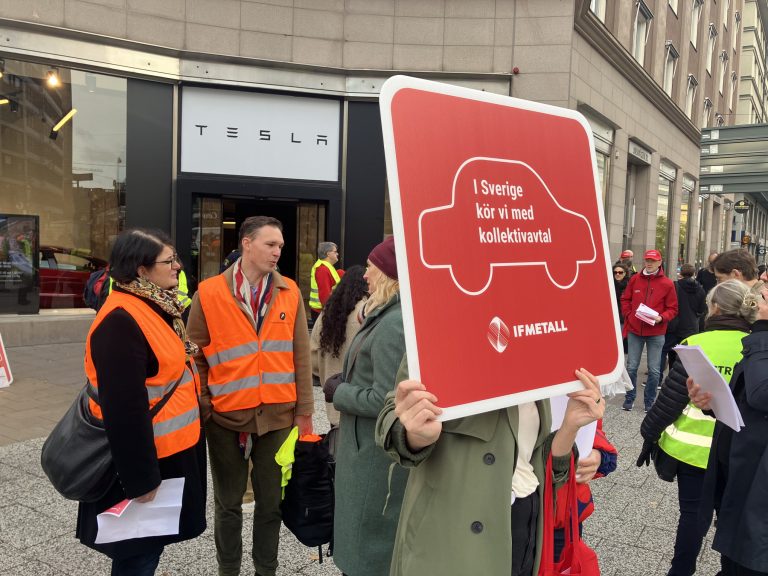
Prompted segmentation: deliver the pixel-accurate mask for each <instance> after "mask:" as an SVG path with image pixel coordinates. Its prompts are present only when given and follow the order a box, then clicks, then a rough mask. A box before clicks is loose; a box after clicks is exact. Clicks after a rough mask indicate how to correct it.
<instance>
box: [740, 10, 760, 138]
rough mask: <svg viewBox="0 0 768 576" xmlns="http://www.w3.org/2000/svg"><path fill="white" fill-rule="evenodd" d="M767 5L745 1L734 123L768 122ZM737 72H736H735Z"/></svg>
mask: <svg viewBox="0 0 768 576" xmlns="http://www.w3.org/2000/svg"><path fill="white" fill-rule="evenodd" d="M766 22H768V3H767V2H765V1H764V0H760V1H758V0H745V2H744V16H743V18H742V26H743V27H744V32H743V33H742V42H741V45H742V48H741V50H742V53H741V66H740V68H741V69H740V70H739V103H738V108H737V110H736V121H735V122H734V123H735V124H761V123H764V122H768V109H767V108H766V106H767V105H768V100H767V99H768V78H766V76H765V72H766V69H765V66H766V60H765V58H766V50H767V49H768V38H766V28H765V26H766ZM734 72H735V71H734Z"/></svg>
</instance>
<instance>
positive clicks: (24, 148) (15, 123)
mask: <svg viewBox="0 0 768 576" xmlns="http://www.w3.org/2000/svg"><path fill="white" fill-rule="evenodd" d="M50 76H55V77H56V78H57V79H58V85H57V86H53V85H52V84H51V83H50V81H49V80H48V78H49V77H50ZM0 94H4V95H8V96H5V97H4V98H3V99H4V100H7V102H6V103H4V104H3V105H0V215H7V214H17V215H24V216H29V217H30V218H34V219H36V220H37V221H38V222H39V240H38V242H37V246H36V247H30V246H28V245H27V244H24V250H23V251H22V250H20V249H19V248H18V247H17V246H16V244H18V243H19V242H18V240H17V238H16V237H9V236H8V234H7V233H5V232H3V231H0V262H3V261H10V262H11V265H12V266H13V267H18V269H19V270H22V274H29V273H30V272H33V273H35V274H36V275H37V277H38V278H39V281H40V282H39V291H38V287H35V289H34V292H33V293H32V294H29V293H27V294H24V295H23V298H22V295H21V294H20V295H19V299H18V303H17V302H16V300H14V301H13V302H11V304H13V305H12V306H10V308H11V309H13V308H14V306H18V307H19V308H17V310H19V311H25V312H32V313H35V312H36V310H30V309H29V308H23V309H22V308H21V306H22V300H24V302H29V301H32V302H35V303H38V302H39V306H40V308H81V307H84V306H85V303H84V302H83V296H82V293H83V288H84V287H85V283H86V281H87V279H88V276H89V275H90V273H91V272H93V271H94V270H97V269H99V268H101V267H103V266H105V265H106V261H107V259H108V257H109V252H110V247H111V242H112V240H114V238H115V237H116V236H117V234H118V233H119V232H120V231H121V230H122V228H123V226H124V223H125V172H126V166H127V164H126V153H125V151H126V128H127V122H128V120H127V118H128V112H127V110H128V108H127V101H128V100H127V80H126V79H124V78H115V77H113V76H107V75H103V74H96V73H93V72H84V71H81V70H73V69H69V68H63V67H61V66H58V67H53V66H49V65H44V64H41V63H31V62H23V61H18V60H10V59H8V58H6V59H5V62H4V73H3V76H2V78H0ZM1 101H2V100H0V102H1ZM9 238H11V241H10V242H9ZM32 246H34V244H33V245H32ZM22 252H23V254H22ZM22 255H23V258H22V257H21V256H22ZM30 257H31V258H30ZM36 262H39V269H37V270H33V267H34V263H36ZM5 269H7V268H5V267H3V266H2V264H0V270H5ZM4 286H5V288H4V289H5V290H8V289H9V288H12V286H9V285H8V284H7V282H6V284H5V285H4ZM38 295H39V299H38ZM4 304H8V299H0V309H2V312H9V311H13V310H7V309H5V306H4ZM33 307H34V304H33Z"/></svg>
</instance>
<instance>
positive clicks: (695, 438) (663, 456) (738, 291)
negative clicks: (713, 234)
mask: <svg viewBox="0 0 768 576" xmlns="http://www.w3.org/2000/svg"><path fill="white" fill-rule="evenodd" d="M707 308H708V314H707V319H706V322H705V330H704V332H702V333H701V334H696V335H694V336H689V337H688V338H687V339H686V340H683V344H685V345H691V346H701V348H702V350H703V351H704V354H706V355H707V358H709V359H710V361H711V362H712V364H714V366H715V367H716V368H717V369H718V370H719V371H720V374H721V375H722V376H723V378H725V380H726V381H729V380H730V379H731V374H732V373H733V367H734V366H735V365H736V363H738V362H739V360H741V349H742V343H741V342H742V339H743V338H744V337H745V336H746V335H747V334H749V329H750V326H751V325H752V322H754V320H755V317H756V316H757V299H756V298H755V296H754V294H753V293H752V292H751V291H750V289H749V286H747V285H746V284H744V283H743V282H740V281H739V280H727V281H725V282H722V283H720V284H717V285H716V286H715V287H714V288H713V289H712V290H711V291H710V292H709V294H707ZM687 379H688V373H687V372H686V371H685V368H684V367H683V364H682V362H680V360H679V359H678V360H677V361H676V362H675V363H674V364H673V365H672V368H671V369H670V371H669V376H668V377H667V379H666V380H665V381H664V386H663V387H662V388H661V392H660V393H659V397H658V399H657V400H656V402H655V403H654V405H653V407H652V408H651V410H650V412H648V414H647V415H646V416H645V419H644V420H643V423H642V425H641V426H640V433H641V434H642V436H643V438H644V439H645V443H644V444H643V450H642V452H641V453H640V457H639V458H638V460H637V465H638V466H642V465H644V464H645V465H646V466H647V465H649V464H650V462H651V459H653V460H654V464H655V466H656V471H657V473H658V474H659V477H660V478H661V479H662V480H666V481H668V482H671V481H673V480H674V479H675V478H677V491H678V502H679V505H680V521H679V522H678V525H677V536H676V538H675V554H674V557H673V558H672V567H671V568H670V570H669V572H668V573H667V576H691V575H692V574H694V573H695V572H696V559H697V557H698V555H699V551H700V550H701V544H702V541H703V540H704V535H705V534H706V532H707V530H708V529H709V525H708V524H707V525H701V523H700V522H699V504H700V503H701V491H702V487H703V486H704V472H705V471H706V469H707V461H708V460H709V447H710V444H711V442H712V433H713V431H714V429H715V419H714V418H711V417H709V416H706V415H705V414H703V413H702V412H701V410H699V409H698V408H696V407H695V406H693V405H691V404H690V403H689V402H690V399H689V398H688V389H687V387H686V380H687Z"/></svg>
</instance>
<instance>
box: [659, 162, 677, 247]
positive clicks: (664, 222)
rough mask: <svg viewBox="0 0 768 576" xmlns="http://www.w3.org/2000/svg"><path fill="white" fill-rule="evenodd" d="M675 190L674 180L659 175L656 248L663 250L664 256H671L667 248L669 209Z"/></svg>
mask: <svg viewBox="0 0 768 576" xmlns="http://www.w3.org/2000/svg"><path fill="white" fill-rule="evenodd" d="M671 190H674V186H673V180H670V179H669V178H667V177H666V176H665V175H663V174H660V175H659V196H658V204H657V205H656V249H657V250H660V251H661V254H662V256H664V257H665V258H669V254H668V252H667V248H668V247H669V236H670V227H669V209H670V206H671V205H672V202H671V197H670V191H671Z"/></svg>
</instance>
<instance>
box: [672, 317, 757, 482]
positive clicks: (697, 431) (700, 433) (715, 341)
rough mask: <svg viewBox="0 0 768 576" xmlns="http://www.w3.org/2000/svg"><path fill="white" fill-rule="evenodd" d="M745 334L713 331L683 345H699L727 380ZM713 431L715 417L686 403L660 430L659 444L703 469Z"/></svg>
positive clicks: (732, 331) (696, 335)
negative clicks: (673, 418)
mask: <svg viewBox="0 0 768 576" xmlns="http://www.w3.org/2000/svg"><path fill="white" fill-rule="evenodd" d="M746 335H747V334H746V333H745V332H741V331H739V330H713V331H711V332H702V333H701V334H695V335H693V336H690V337H688V338H687V339H686V340H685V341H683V344H686V345H690V346H696V345H698V346H701V348H702V350H704V354H706V356H707V358H709V360H710V361H711V362H712V364H713V365H714V366H716V367H717V368H718V370H720V373H721V374H722V376H723V378H725V380H726V382H728V381H730V379H731V374H732V373H733V367H734V366H735V365H736V364H737V363H738V362H739V361H740V360H741V349H742V345H741V340H742V338H744V337H745V336H746ZM714 430H715V419H714V418H711V417H710V416H707V415H706V414H704V413H703V412H702V411H701V410H699V409H698V408H696V406H694V405H693V404H690V403H689V404H688V406H686V407H685V409H684V410H683V413H682V414H681V415H680V417H679V418H678V419H677V420H675V422H674V423H673V424H670V425H669V426H668V427H667V429H666V430H664V432H662V434H661V438H659V447H661V449H662V450H664V452H666V453H667V454H669V455H670V456H672V457H673V458H676V459H677V460H680V461H681V462H685V463H686V464H690V465H691V466H696V467H697V468H706V467H707V461H708V460H709V450H710V447H711V446H712V434H713V433H714Z"/></svg>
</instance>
